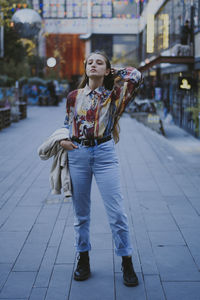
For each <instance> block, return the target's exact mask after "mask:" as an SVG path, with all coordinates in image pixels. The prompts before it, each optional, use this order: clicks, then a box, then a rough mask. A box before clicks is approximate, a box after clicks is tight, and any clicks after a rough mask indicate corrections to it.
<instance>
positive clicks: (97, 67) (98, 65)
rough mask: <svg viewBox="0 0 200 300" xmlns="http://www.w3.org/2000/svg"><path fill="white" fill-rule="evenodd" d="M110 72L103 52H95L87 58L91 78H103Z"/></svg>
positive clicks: (87, 68) (88, 74) (88, 73)
mask: <svg viewBox="0 0 200 300" xmlns="http://www.w3.org/2000/svg"><path fill="white" fill-rule="evenodd" d="M109 73H110V69H107V66H106V61H105V58H104V57H103V56H102V55H101V54H97V53H93V54H91V55H90V56H89V57H88V59H87V64H86V75H87V76H88V77H89V78H93V79H95V78H99V77H100V78H103V77H104V76H107V75H108V74H109Z"/></svg>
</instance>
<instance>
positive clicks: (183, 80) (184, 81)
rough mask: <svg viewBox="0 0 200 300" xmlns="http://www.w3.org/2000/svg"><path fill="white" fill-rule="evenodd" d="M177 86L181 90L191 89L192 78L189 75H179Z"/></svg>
mask: <svg viewBox="0 0 200 300" xmlns="http://www.w3.org/2000/svg"><path fill="white" fill-rule="evenodd" d="M178 86H179V89H181V90H191V89H192V88H193V79H192V78H191V77H179V78H178Z"/></svg>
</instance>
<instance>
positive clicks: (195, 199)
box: [188, 196, 200, 216]
mask: <svg viewBox="0 0 200 300" xmlns="http://www.w3.org/2000/svg"><path fill="white" fill-rule="evenodd" d="M188 199H189V201H190V203H191V204H192V206H193V207H194V209H195V210H196V211H197V213H198V215H199V216H200V201H199V196H198V197H188Z"/></svg>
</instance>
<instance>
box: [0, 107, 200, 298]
mask: <svg viewBox="0 0 200 300" xmlns="http://www.w3.org/2000/svg"><path fill="white" fill-rule="evenodd" d="M64 115H65V108H64V103H62V104H60V106H59V107H29V109H28V118H27V119H26V120H22V121H20V122H19V123H14V124H12V125H11V127H9V128H7V129H4V130H3V131H1V132H0V299H1V300H2V299H15V300H17V299H26V300H28V299H29V300H43V299H45V300H66V299H69V300H114V299H115V300H126V299H127V300H133V299H134V300H164V299H165V300H166V299H167V300H177V299H181V300H200V155H198V153H196V154H195V155H196V156H195V160H194V159H190V158H191V157H190V155H192V154H191V153H184V152H183V151H179V150H177V148H175V147H173V145H172V144H171V143H170V142H169V141H168V140H167V139H166V138H164V137H163V136H161V135H159V134H157V133H156V132H153V131H151V130H150V129H148V128H147V127H144V126H143V125H142V124H140V123H137V122H136V121H135V120H134V119H131V118H130V117H129V116H127V115H125V116H124V117H122V119H121V139H120V143H119V144H117V151H118V155H119V159H120V163H121V181H122V190H123V194H124V200H125V205H126V210H127V214H128V218H129V223H130V230H131V238H132V242H133V246H134V255H133V260H134V266H135V269H136V272H137V274H138V277H139V281H140V285H139V286H138V287H135V288H128V287H125V286H124V285H123V283H122V273H121V260H120V258H119V257H116V256H115V254H114V249H113V242H112V238H111V232H110V229H109V226H108V222H107V218H106V215H105V211H104V207H103V204H102V201H101V198H100V195H99V192H98V190H97V187H96V183H95V181H94V182H93V186H92V224H91V241H92V247H93V249H92V251H91V269H92V276H91V278H90V279H89V280H88V281H84V282H75V281H74V280H73V279H72V274H73V269H74V264H75V262H76V254H75V249H74V231H73V211H72V203H71V200H70V199H69V200H68V201H65V200H64V199H63V196H62V195H56V196H55V195H54V196H53V195H51V193H50V187H49V181H48V176H49V170H50V167H51V162H52V161H51V160H49V161H41V160H40V159H39V157H38V155H37V151H36V150H37V147H38V146H39V145H40V144H41V143H42V142H43V141H44V139H45V138H46V137H47V136H49V135H50V134H51V133H52V132H53V131H54V130H55V129H57V128H59V127H61V126H62V125H63V120H64ZM192 158H194V156H192Z"/></svg>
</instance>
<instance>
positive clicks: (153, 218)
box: [143, 212, 178, 231]
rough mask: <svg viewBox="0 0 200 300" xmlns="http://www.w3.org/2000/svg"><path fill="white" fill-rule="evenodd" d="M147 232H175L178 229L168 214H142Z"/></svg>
mask: <svg viewBox="0 0 200 300" xmlns="http://www.w3.org/2000/svg"><path fill="white" fill-rule="evenodd" d="M143 215H144V218H145V223H146V227H147V230H148V231H156V230H159V231H169V230H170V231H171V230H172V231H173V230H174V231H176V230H177V229H178V227H177V225H176V223H175V221H174V219H173V218H172V216H171V215H170V213H168V214H167V213H160V214H156V213H149V212H148V213H147V212H145V213H143Z"/></svg>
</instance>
